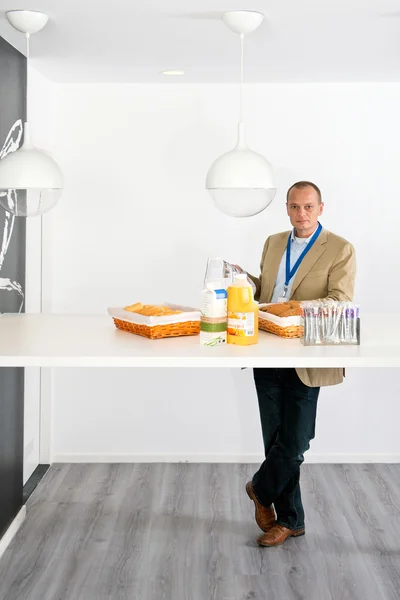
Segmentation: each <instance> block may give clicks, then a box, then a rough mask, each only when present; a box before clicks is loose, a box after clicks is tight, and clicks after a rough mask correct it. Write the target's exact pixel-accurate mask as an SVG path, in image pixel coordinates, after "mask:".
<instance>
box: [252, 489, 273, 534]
mask: <svg viewBox="0 0 400 600" xmlns="http://www.w3.org/2000/svg"><path fill="white" fill-rule="evenodd" d="M246 492H247V495H248V497H249V498H250V500H253V502H254V506H255V507H256V513H255V518H256V523H257V525H258V526H259V528H260V529H262V531H269V530H270V529H271V527H273V526H274V525H275V511H274V507H273V506H272V504H271V506H268V507H267V506H263V505H262V504H260V503H259V501H258V500H257V498H256V496H255V494H254V490H253V484H252V482H251V481H249V482H248V483H247V484H246Z"/></svg>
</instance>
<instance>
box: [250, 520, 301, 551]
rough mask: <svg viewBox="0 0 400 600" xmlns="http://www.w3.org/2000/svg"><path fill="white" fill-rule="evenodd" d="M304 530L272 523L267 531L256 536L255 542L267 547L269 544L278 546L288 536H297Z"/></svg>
mask: <svg viewBox="0 0 400 600" xmlns="http://www.w3.org/2000/svg"><path fill="white" fill-rule="evenodd" d="M305 532H306V531H305V529H288V528H287V527H283V525H274V526H273V527H271V529H270V530H269V531H267V533H264V535H261V536H260V537H259V538H258V540H257V543H258V545H259V546H266V547H268V548H270V547H271V546H280V545H281V544H283V542H286V540H287V539H288V538H290V537H299V536H300V535H304V534H305Z"/></svg>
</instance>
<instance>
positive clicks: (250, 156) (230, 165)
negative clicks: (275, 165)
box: [206, 10, 276, 217]
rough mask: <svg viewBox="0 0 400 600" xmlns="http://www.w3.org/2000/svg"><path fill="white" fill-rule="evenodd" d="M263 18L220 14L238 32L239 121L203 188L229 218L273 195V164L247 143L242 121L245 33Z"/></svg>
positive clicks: (255, 209) (252, 211)
mask: <svg viewBox="0 0 400 600" xmlns="http://www.w3.org/2000/svg"><path fill="white" fill-rule="evenodd" d="M263 18H264V15H262V14H261V13H258V12H253V11H247V10H239V11H237V10H236V11H230V12H227V13H224V14H223V15H222V20H223V21H224V23H225V25H226V26H227V27H229V29H230V30H231V31H233V32H234V33H237V34H239V35H240V42H241V60H240V84H241V101H240V121H239V126H238V142H237V145H236V147H235V148H234V149H233V150H231V151H230V152H227V153H226V154H223V155H222V156H220V157H219V158H217V160H216V161H215V162H214V163H213V164H212V165H211V168H210V170H209V171H208V173H207V178H206V188H207V189H208V190H209V191H210V193H211V196H212V198H213V200H214V203H215V205H216V206H217V208H218V209H219V210H220V211H222V212H223V213H225V214H227V215H230V216H232V217H251V216H253V215H257V214H258V213H260V212H262V211H263V210H264V209H265V208H267V206H268V205H269V204H270V203H271V202H272V200H273V199H274V196H275V194H276V187H275V181H274V172H273V169H272V166H271V164H270V163H269V162H268V161H267V159H266V158H264V157H263V156H261V154H257V152H253V151H252V150H250V148H248V146H247V145H246V140H245V124H244V122H243V80H244V74H243V72H244V60H243V55H244V52H243V43H244V36H245V35H246V34H248V33H251V32H253V31H255V30H256V29H257V28H258V27H259V25H261V23H262V21H263Z"/></svg>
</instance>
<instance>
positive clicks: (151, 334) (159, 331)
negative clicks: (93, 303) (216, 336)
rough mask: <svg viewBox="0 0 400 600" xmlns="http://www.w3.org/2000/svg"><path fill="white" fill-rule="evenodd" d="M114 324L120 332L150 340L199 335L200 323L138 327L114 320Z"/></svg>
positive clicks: (189, 322) (127, 322)
mask: <svg viewBox="0 0 400 600" xmlns="http://www.w3.org/2000/svg"><path fill="white" fill-rule="evenodd" d="M114 323H115V326H116V327H117V328H118V329H121V330H122V331H129V333H135V334H136V335H142V336H143V337H147V338H149V339H151V340H157V339H161V338H166V337H178V336H181V335H198V334H199V333H200V321H185V322H183V323H168V324H167V325H143V324H141V325H139V324H137V323H131V322H129V321H122V320H121V319H115V318H114Z"/></svg>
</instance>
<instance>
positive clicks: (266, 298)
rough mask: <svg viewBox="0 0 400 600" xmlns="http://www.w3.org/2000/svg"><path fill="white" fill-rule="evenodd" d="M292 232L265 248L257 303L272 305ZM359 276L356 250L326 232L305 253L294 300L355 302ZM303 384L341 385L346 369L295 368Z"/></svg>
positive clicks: (279, 235) (257, 281) (270, 240)
mask: <svg viewBox="0 0 400 600" xmlns="http://www.w3.org/2000/svg"><path fill="white" fill-rule="evenodd" d="M289 235H290V231H285V232H283V233H277V234H275V235H271V236H270V237H269V238H268V239H267V241H266V242H265V245H264V250H263V253H262V257H261V265H260V277H254V276H252V275H249V277H250V278H251V279H252V280H253V281H254V283H255V285H256V288H257V292H256V295H255V298H256V300H259V302H260V303H261V302H271V298H272V294H273V291H274V286H275V281H276V277H277V275H278V269H279V265H280V262H281V260H282V256H283V254H284V252H285V250H286V244H287V240H288V237H289ZM355 276H356V256H355V250H354V247H353V246H352V245H351V244H350V243H349V242H347V241H346V240H345V239H343V238H341V237H339V236H338V235H335V234H334V233H331V232H330V231H327V230H326V229H323V230H322V231H321V233H320V235H319V237H318V239H317V240H316V242H315V244H314V245H313V247H312V248H311V250H310V251H309V252H308V253H307V254H306V256H305V257H304V260H303V261H302V263H301V265H300V267H299V269H298V271H297V273H296V275H295V278H294V281H293V285H292V289H291V294H290V298H291V299H293V300H317V299H321V300H323V299H325V300H326V299H331V300H338V301H347V302H349V301H352V300H353V295H354V282H355ZM296 371H297V374H298V376H299V378H300V379H301V381H302V382H303V383H304V384H305V385H308V386H309V387H320V386H325V385H336V384H338V383H342V381H343V376H344V369H296Z"/></svg>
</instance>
